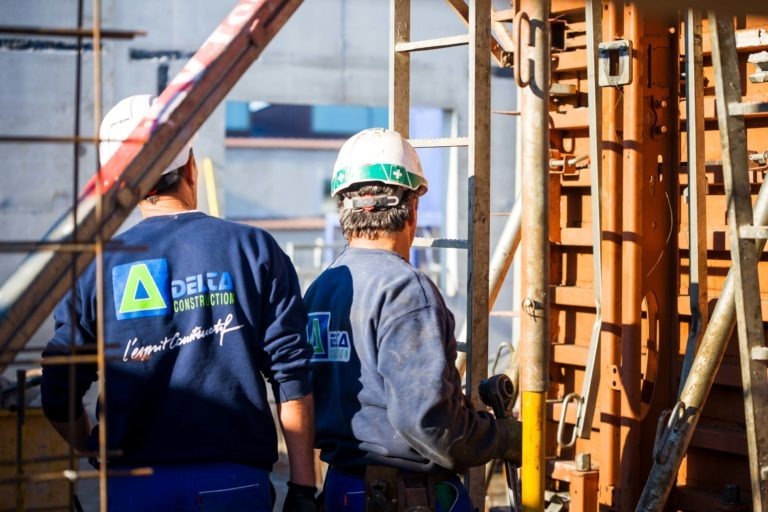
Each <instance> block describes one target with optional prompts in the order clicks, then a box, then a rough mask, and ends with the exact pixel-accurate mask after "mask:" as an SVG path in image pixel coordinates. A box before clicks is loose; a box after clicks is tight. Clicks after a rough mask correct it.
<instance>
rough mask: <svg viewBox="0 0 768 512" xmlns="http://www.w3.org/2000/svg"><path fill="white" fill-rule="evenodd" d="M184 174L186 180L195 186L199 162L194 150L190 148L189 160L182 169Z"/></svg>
mask: <svg viewBox="0 0 768 512" xmlns="http://www.w3.org/2000/svg"><path fill="white" fill-rule="evenodd" d="M182 176H183V177H184V180H185V181H186V182H187V183H189V186H190V187H193V186H194V185H195V183H197V162H196V161H195V156H194V155H193V154H192V150H191V149H190V150H189V160H187V163H186V165H184V168H183V170H182Z"/></svg>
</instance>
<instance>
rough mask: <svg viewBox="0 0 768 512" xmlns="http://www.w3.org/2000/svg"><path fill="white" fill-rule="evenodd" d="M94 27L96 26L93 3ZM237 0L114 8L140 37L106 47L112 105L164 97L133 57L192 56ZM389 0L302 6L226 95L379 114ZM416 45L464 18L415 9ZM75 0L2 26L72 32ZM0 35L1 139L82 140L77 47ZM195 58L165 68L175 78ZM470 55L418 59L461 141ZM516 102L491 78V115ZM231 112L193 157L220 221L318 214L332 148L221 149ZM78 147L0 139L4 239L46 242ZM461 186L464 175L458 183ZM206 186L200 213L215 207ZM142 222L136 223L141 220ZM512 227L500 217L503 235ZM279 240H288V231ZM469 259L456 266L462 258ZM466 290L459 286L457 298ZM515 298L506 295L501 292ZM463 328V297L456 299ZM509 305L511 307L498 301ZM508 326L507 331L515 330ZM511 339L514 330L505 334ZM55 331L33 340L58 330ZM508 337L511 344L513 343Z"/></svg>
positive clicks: (496, 198)
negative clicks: (370, 108)
mask: <svg viewBox="0 0 768 512" xmlns="http://www.w3.org/2000/svg"><path fill="white" fill-rule="evenodd" d="M86 4H88V5H86V12H85V16H84V24H85V25H86V26H90V25H91V12H90V8H91V7H90V3H89V2H86ZM234 4H235V2H211V1H207V0H153V1H144V0H132V1H125V0H105V1H102V26H103V28H104V29H121V30H142V31H145V32H146V35H145V36H141V37H137V38H135V39H133V40H131V41H123V40H105V42H104V45H103V56H102V83H101V89H102V107H103V111H106V110H107V109H108V108H109V107H111V106H112V105H113V104H114V103H116V102H117V101H118V100H119V99H120V98H122V97H124V96H127V95H130V94H136V93H144V92H152V93H154V92H156V89H157V70H158V66H159V65H160V64H161V62H160V61H159V60H135V59H131V58H130V57H129V54H130V52H131V50H137V49H139V50H150V51H178V52H180V53H181V54H189V53H191V52H194V51H195V50H196V49H197V48H198V47H199V46H200V45H201V44H202V42H203V41H204V40H205V39H206V37H207V36H208V35H209V34H210V33H211V32H212V31H213V30H214V29H215V28H216V26H217V25H218V23H219V22H220V21H221V20H222V19H223V18H224V16H225V15H226V14H227V13H228V12H229V11H230V9H231V7H232V6H233V5H234ZM388 4H389V2H386V1H384V0H312V1H307V2H304V4H303V5H302V6H301V7H300V8H299V10H298V11H297V12H296V14H295V15H294V16H293V18H292V19H291V20H290V21H289V22H288V24H287V25H286V27H285V28H284V29H283V30H282V31H281V32H280V33H279V34H278V35H277V36H276V37H275V39H274V40H273V42H272V43H271V44H270V46H269V47H268V48H267V49H266V50H265V51H264V53H263V54H262V56H261V57H260V59H259V60H258V61H257V62H256V63H255V64H254V65H253V66H252V67H251V69H250V70H249V71H248V72H247V73H246V75H245V76H243V77H242V79H241V80H240V81H239V83H238V84H237V85H236V86H235V88H234V89H233V90H232V92H231V93H230V95H229V99H232V100H243V101H250V100H262V101H267V102H272V103H301V104H344V103H349V104H359V105H375V106H381V105H386V103H387V94H388V78H387V77H388V58H389V57H388V54H389V47H388V38H389V35H388V30H389V28H388V18H389V5H388ZM413 4H414V7H413V14H412V27H413V28H412V32H413V34H412V38H413V39H423V38H428V37H438V36H447V35H456V34H460V33H463V32H465V31H466V29H465V27H464V26H463V23H462V22H461V21H460V20H459V19H458V17H456V15H455V14H454V13H453V12H452V11H451V10H450V8H449V7H448V6H447V5H446V4H445V2H443V1H442V0H419V1H418V2H413ZM76 23H77V2H76V1H75V0H56V1H53V0H24V1H22V0H9V1H6V2H4V4H3V8H2V9H0V25H12V26H41V27H70V28H71V27H74V26H76ZM14 38H17V39H31V38H28V37H26V36H2V35H0V39H3V40H5V42H4V43H3V44H2V45H0V69H1V70H3V71H2V74H3V80H2V81H0V112H1V113H2V114H1V115H0V134H3V135H59V136H61V135H71V134H72V133H73V131H74V123H75V121H74V119H75V96H76V62H77V58H76V54H75V52H74V51H73V50H72V49H69V50H67V49H63V50H62V49H58V50H55V49H44V50H40V49H38V50H24V51H19V50H12V49H11V47H12V46H14V45H15V43H14V44H12V43H9V42H8V40H9V39H14ZM36 39H37V40H38V42H42V43H46V42H52V41H54V42H59V43H62V44H69V45H70V46H71V45H72V44H73V43H74V39H71V38H58V39H54V38H51V37H44V38H36ZM185 61H186V59H185V58H182V59H179V60H171V61H169V62H168V64H169V67H170V76H171V77H172V76H174V75H175V74H176V72H178V70H179V69H180V68H181V67H182V65H183V64H184V62H185ZM92 73H93V54H92V52H90V51H87V52H86V53H85V54H84V56H83V59H82V72H81V94H80V97H81V108H80V116H81V122H80V127H81V128H80V132H81V134H82V135H86V136H90V135H92V134H93V132H94V104H93V89H94V87H93V74H92ZM466 75H467V54H466V49H465V48H453V49H446V50H440V51H437V52H424V53H418V54H415V55H413V58H412V80H411V101H412V104H413V105H416V106H429V107H438V108H442V109H446V110H449V111H452V112H455V115H456V116H457V118H458V126H459V132H460V134H465V133H466V130H467V129H466V116H467V108H466V103H467V86H466V83H467V82H466V78H467V77H466ZM514 107H515V89H514V86H513V83H512V81H511V79H509V78H494V79H493V101H492V108H494V109H497V110H510V109H514ZM515 123H516V121H515V118H510V117H504V116H494V117H493V119H492V130H493V137H494V138H493V141H492V168H493V181H492V190H493V198H492V204H491V210H492V211H493V212H505V211H509V210H510V209H511V207H512V202H513V197H514V179H513V175H514V172H513V169H514V140H515V132H514V130H515ZM224 131H225V129H224V108H223V105H222V106H220V108H218V109H217V110H216V111H215V112H214V113H213V115H212V116H211V117H210V118H209V119H208V121H207V122H206V123H205V124H204V125H203V127H202V128H201V130H200V132H199V137H198V140H197V143H196V148H195V151H196V154H197V155H198V157H199V158H205V157H209V158H211V159H212V160H213V162H214V166H215V168H216V172H217V183H218V197H219V200H220V202H221V206H222V212H223V214H224V215H225V216H226V215H229V216H236V217H238V218H242V217H248V216H252V217H265V216H274V217H289V216H292V215H302V216H305V215H321V214H322V212H323V211H324V206H323V205H324V203H325V201H326V198H325V197H324V196H323V187H322V185H323V182H324V181H325V179H327V177H328V174H329V173H330V170H331V166H332V163H333V160H334V158H335V152H334V151H288V150H252V149H233V148H227V147H226V146H225V144H224ZM75 152H76V150H75V148H73V146H72V145H71V144H34V145H32V144H3V143H0V161H2V162H3V172H2V173H0V240H19V239H23V240H30V239H36V238H39V237H40V236H41V235H42V234H43V233H45V231H46V230H47V229H48V227H50V226H51V225H52V223H53V222H54V221H55V220H56V219H57V218H59V217H60V216H61V215H62V214H63V213H64V212H65V211H66V210H67V208H68V206H69V205H70V204H71V201H72V197H73V195H74V193H75V192H76V190H78V189H79V187H82V184H83V183H84V182H85V181H86V180H87V178H88V177H89V176H90V175H92V173H93V172H94V170H95V168H96V162H95V152H94V148H93V146H92V144H88V143H86V144H82V145H81V146H80V147H79V148H78V149H77V155H78V156H77V164H78V166H79V169H80V173H79V174H80V178H79V183H75V181H74V178H73V174H74V173H73V170H74V169H75V161H76V158H75V156H74V155H75ZM465 158H466V151H460V169H461V172H460V176H465V175H466V167H465V164H464V162H465ZM462 184H464V180H462ZM205 192H206V191H205V190H204V189H203V190H201V199H202V201H201V206H202V208H203V209H205V208H206V202H205ZM465 195H466V193H465V189H462V192H461V193H460V194H459V197H458V198H446V199H445V200H446V201H458V203H459V205H460V206H459V211H460V212H461V213H460V216H461V218H460V224H459V225H460V226H462V228H461V232H460V235H463V234H465V233H466V227H465V226H466V213H465V212H466V197H465ZM137 218H138V217H137V215H133V216H132V217H131V219H130V220H129V221H128V222H127V223H126V225H131V224H133V223H134V222H136V220H137ZM503 221H504V218H502V217H493V219H492V232H493V234H494V237H495V236H496V235H497V234H498V233H499V232H500V231H501V227H502V225H503ZM277 235H278V239H279V240H280V241H281V243H285V242H287V241H288V240H290V237H291V235H290V234H289V233H278V234H277ZM21 257H22V255H19V254H7V253H0V281H4V280H5V279H6V278H7V277H8V276H9V275H10V274H11V273H12V272H13V271H14V269H15V268H16V265H17V264H18V263H19V261H20V259H21ZM464 259H465V256H464V255H463V254H462V255H461V256H460V260H461V261H464ZM464 287H465V284H464V282H463V281H462V283H460V286H459V290H462V289H463V288H464ZM501 300H502V302H504V301H508V293H505V294H503V295H502V299H501ZM451 305H452V307H453V309H454V310H455V312H456V314H457V317H458V319H459V321H460V320H461V319H462V318H463V309H464V299H463V297H461V296H459V297H456V298H453V299H452V300H451ZM500 307H502V308H504V309H509V306H506V307H505V305H504V304H503V303H502V304H501V306H500ZM505 325H506V324H505ZM501 327H502V330H503V329H505V328H506V327H505V326H501ZM50 332H51V326H50V323H49V324H46V325H45V326H44V327H43V328H42V329H41V330H40V332H38V334H37V335H36V337H35V340H34V343H41V342H43V341H44V340H45V339H47V337H48V336H49V335H50ZM503 341H505V340H503Z"/></svg>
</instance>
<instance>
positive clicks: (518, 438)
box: [496, 418, 523, 466]
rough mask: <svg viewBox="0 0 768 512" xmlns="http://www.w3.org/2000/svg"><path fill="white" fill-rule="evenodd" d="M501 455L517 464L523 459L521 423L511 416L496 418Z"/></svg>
mask: <svg viewBox="0 0 768 512" xmlns="http://www.w3.org/2000/svg"><path fill="white" fill-rule="evenodd" d="M496 423H497V424H498V426H499V448H501V450H502V452H501V457H502V458H503V459H504V460H508V461H510V462H512V463H514V464H517V465H518V466H519V465H520V463H521V462H522V460H523V424H522V423H520V422H519V421H517V420H516V419H513V418H497V419H496Z"/></svg>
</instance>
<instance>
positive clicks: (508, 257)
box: [456, 199, 520, 386]
mask: <svg viewBox="0 0 768 512" xmlns="http://www.w3.org/2000/svg"><path fill="white" fill-rule="evenodd" d="M519 245H520V200H519V199H518V200H517V201H515V205H514V206H513V207H512V212H511V213H510V214H509V218H508V219H507V222H506V224H504V230H503V231H502V232H501V236H500V237H499V241H498V242H497V243H496V248H495V249H494V250H493V256H491V263H490V265H489V270H488V274H489V276H490V277H489V278H488V309H489V310H490V309H493V305H494V304H495V303H496V299H497V298H498V296H499V292H500V291H501V287H502V285H503V284H504V279H505V278H506V277H507V273H508V272H509V267H510V266H511V265H512V261H513V260H514V259H515V253H516V252H517V247H518V246H519ZM457 339H460V340H464V339H467V321H466V320H464V324H463V325H462V326H461V330H460V331H459V336H458V338H457ZM466 366H467V355H466V354H465V353H464V352H460V353H459V354H458V356H457V357H456V368H458V370H459V373H461V374H462V375H464V371H465V370H466ZM517 385H518V383H517V382H515V386H517Z"/></svg>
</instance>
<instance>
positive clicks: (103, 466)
mask: <svg viewBox="0 0 768 512" xmlns="http://www.w3.org/2000/svg"><path fill="white" fill-rule="evenodd" d="M93 118H94V119H93V125H94V126H97V127H98V126H101V118H102V116H101V0H93ZM98 133H99V131H98V130H94V141H93V142H94V145H95V146H94V147H96V148H97V149H96V154H97V155H98V154H99V149H98V147H99V145H98V142H99V141H98ZM95 182H96V209H95V213H96V220H97V223H98V228H97V229H96V233H95V236H94V242H95V249H96V250H95V253H94V258H95V260H96V352H97V356H98V358H97V362H96V365H97V368H98V374H99V380H98V389H99V397H98V400H99V417H98V422H99V424H98V436H99V461H100V464H99V506H100V509H101V510H107V503H108V502H107V498H108V496H107V471H108V469H109V468H108V464H109V463H108V461H107V383H106V373H107V372H106V369H107V364H106V363H107V362H106V359H105V355H104V240H105V238H109V236H110V234H109V233H105V232H104V190H103V188H104V180H103V178H102V175H101V166H99V167H98V168H97V170H96V180H95Z"/></svg>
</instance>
